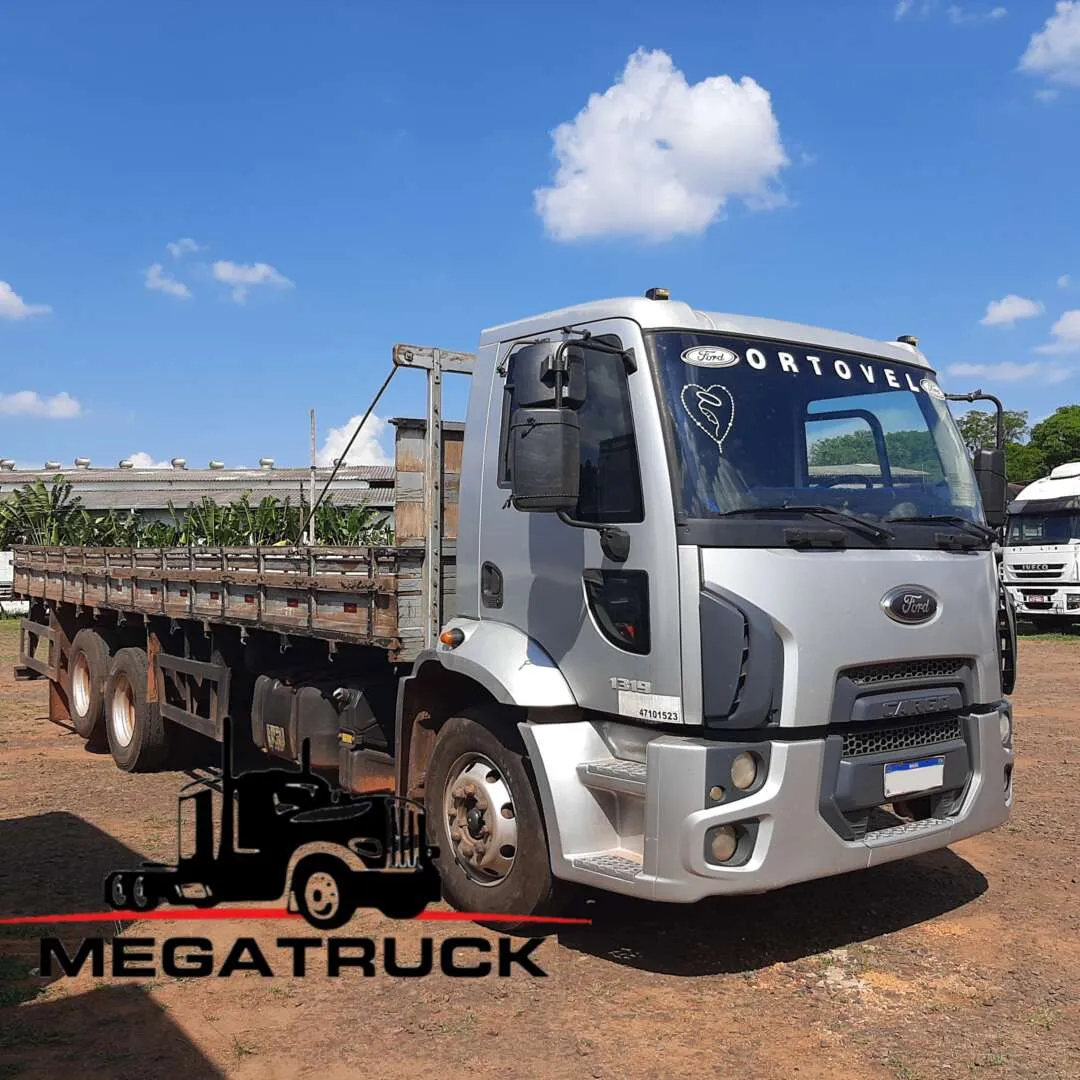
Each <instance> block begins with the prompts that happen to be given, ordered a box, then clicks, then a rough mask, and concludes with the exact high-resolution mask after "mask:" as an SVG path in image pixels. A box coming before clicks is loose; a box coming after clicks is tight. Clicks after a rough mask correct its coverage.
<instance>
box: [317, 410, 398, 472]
mask: <svg viewBox="0 0 1080 1080" xmlns="http://www.w3.org/2000/svg"><path fill="white" fill-rule="evenodd" d="M361 420H363V415H360V416H354V417H352V418H351V419H350V420H349V421H348V423H346V424H343V425H342V426H341V427H336V428H330V430H329V431H328V432H327V433H326V441H325V442H324V443H323V445H322V449H321V450H320V451H319V453H318V456H317V457H316V461H317V462H318V463H319V464H320V465H333V464H334V459H335V458H339V457H341V455H342V452H343V451H344V449H345V447H346V445H347V444H348V442H349V439H351V438H352V434H353V432H354V431H355V430H356V425H357V424H359V423H360V421H361ZM385 430H386V421H385V420H383V419H381V418H380V417H378V416H375V415H374V414H372V415H371V416H370V417H368V422H367V423H366V424H365V425H364V426H363V428H361V430H360V434H359V435H357V436H356V441H355V442H354V443H353V444H352V448H351V449H350V450H349V455H348V457H347V458H346V459H345V464H346V465H393V464H394V459H393V457H392V456H391V455H390V454H389V453H387V451H386V450H384V449H383V447H382V444H381V443H380V441H379V440H380V439H381V438H382V435H383V433H384V431H385Z"/></svg>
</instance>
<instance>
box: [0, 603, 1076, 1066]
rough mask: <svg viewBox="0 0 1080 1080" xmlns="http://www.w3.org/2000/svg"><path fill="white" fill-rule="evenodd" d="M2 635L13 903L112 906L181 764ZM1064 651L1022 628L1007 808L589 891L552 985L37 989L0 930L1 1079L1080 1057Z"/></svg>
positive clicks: (2, 734) (12, 910)
mask: <svg viewBox="0 0 1080 1080" xmlns="http://www.w3.org/2000/svg"><path fill="white" fill-rule="evenodd" d="M13 630H14V624H12V623H9V622H4V621H0V703H2V705H0V851H2V854H3V870H2V871H0V915H4V914H22V913H29V912H42V911H85V910H99V909H100V908H101V907H102V902H101V895H100V893H101V882H102V878H103V876H104V873H105V872H106V871H107V870H110V869H115V868H119V867H123V866H127V865H137V863H138V862H139V861H140V860H141V859H142V858H144V857H145V858H151V859H161V860H163V861H168V860H171V859H172V858H173V857H174V855H175V843H176V830H175V796H176V792H177V789H178V787H179V785H180V783H181V781H182V780H184V779H185V777H184V776H183V774H180V773H161V774H157V775H151V776H129V775H126V774H124V773H121V772H120V771H118V770H117V769H116V768H115V767H114V765H113V763H112V760H111V759H110V758H109V757H108V756H107V755H95V754H91V753H88V752H87V751H86V750H85V749H84V748H83V746H82V743H81V741H80V740H79V739H78V737H77V736H75V735H73V734H69V733H67V732H65V731H63V730H62V729H60V728H57V727H55V726H53V725H51V724H49V723H47V722H45V721H44V720H42V719H41V717H42V716H44V714H45V709H46V692H45V684H44V683H42V682H31V683H16V682H14V681H13V680H12V677H11V666H12V660H13V656H14V651H15V645H16V641H17V634H16V633H14V632H13ZM1078 659H1080V650H1078V648H1077V645H1076V644H1075V643H1070V642H1060V643H1059V642H1043V641H1025V642H1024V643H1023V646H1022V651H1021V681H1020V685H1019V687H1018V690H1017V693H1016V695H1015V698H1014V700H1015V705H1016V710H1017V746H1018V752H1019V761H1018V765H1017V781H1016V784H1017V805H1016V808H1015V810H1014V813H1013V818H1012V820H1011V822H1010V823H1009V824H1007V825H1006V826H1004V827H1003V828H1001V829H999V830H997V831H996V832H995V833H993V834H990V835H987V836H983V837H978V838H976V839H974V840H969V841H964V842H963V843H960V844H957V845H956V846H955V847H954V848H953V849H951V850H949V851H944V852H939V853H936V854H932V855H927V856H920V857H917V858H914V859H911V860H908V861H906V862H903V863H899V864H893V865H890V866H884V867H880V868H878V869H875V870H871V871H867V872H865V873H861V874H857V875H848V876H846V877H842V878H836V879H832V880H829V881H824V882H817V883H813V884H810V885H805V886H797V887H794V888H791V889H787V890H784V891H782V892H779V893H774V894H770V895H767V896H759V897H748V898H744V899H738V900H717V901H707V902H705V903H702V904H700V905H697V906H694V907H691V908H682V907H668V906H659V907H658V906H655V905H647V904H641V903H635V902H629V901H626V900H621V899H615V898H604V899H601V900H598V901H597V902H596V903H595V904H594V905H591V906H590V911H591V914H592V917H593V920H594V924H593V926H591V927H580V928H567V929H565V930H564V931H563V932H562V933H560V934H558V935H557V936H556V937H553V938H550V939H549V940H547V941H546V942H545V943H544V944H543V945H542V946H541V947H540V948H539V950H538V951H537V953H536V954H535V956H536V959H537V960H538V962H539V963H540V965H541V966H542V967H543V968H544V970H546V971H547V972H548V978H546V979H534V978H530V977H528V976H526V975H523V974H521V973H517V974H515V975H514V976H513V977H512V978H510V979H478V980H450V979H447V978H446V977H444V976H442V975H437V976H433V977H431V978H427V979H423V980H412V979H392V978H389V977H387V976H385V975H377V976H376V977H374V978H364V977H363V976H362V975H360V974H359V973H358V972H355V971H346V972H345V973H343V974H342V975H341V976H340V977H337V978H328V977H326V975H325V972H323V973H322V974H315V975H312V976H310V977H307V978H304V979H295V978H292V977H290V976H281V977H274V978H263V977H262V976H260V975H258V974H257V973H244V974H241V975H237V976H234V977H232V978H229V979H219V978H207V979H189V980H179V979H172V978H167V977H164V976H158V977H156V978H154V979H152V980H144V981H138V982H136V981H133V980H116V979H112V978H105V979H101V980H95V979H93V978H92V977H91V976H90V975H88V974H82V975H80V976H78V977H76V978H73V979H58V980H55V981H52V982H48V983H46V981H45V980H42V979H38V978H34V977H33V976H30V975H28V974H27V972H28V971H29V969H30V968H31V967H33V966H35V965H36V964H37V941H36V932H35V931H31V930H26V929H20V930H17V931H13V930H10V929H9V930H5V928H2V927H0V1080H4V1078H9V1077H33V1078H38V1077H62V1078H64V1080H69V1078H71V1077H73V1076H77V1077H80V1078H82V1077H86V1078H103V1077H115V1078H122V1077H133V1078H134V1077H139V1078H140V1080H141V1078H143V1077H147V1076H166V1075H176V1076H183V1077H185V1078H190V1080H201V1078H210V1077H223V1076H228V1077H235V1078H237V1080H255V1078H260V1080H261V1078H269V1080H301V1078H306V1077H316V1076H318V1077H323V1078H327V1080H345V1078H353V1077H356V1078H359V1077H364V1078H371V1077H416V1078H421V1080H423V1078H428V1077H431V1078H439V1080H444V1078H445V1077H447V1076H457V1075H463V1074H466V1073H467V1074H469V1075H471V1076H474V1077H523V1076H530V1077H542V1078H552V1080H555V1078H559V1080H561V1078H564V1077H565V1078H579V1077H580V1078H609V1077H610V1078H612V1080H614V1078H616V1077H617V1078H620V1080H622V1078H626V1080H630V1078H639V1077H640V1078H646V1077H648V1078H653V1077H656V1078H662V1077H663V1078H666V1077H677V1076H690V1075H694V1076H713V1077H715V1076H732V1077H735V1076H738V1077H740V1078H742V1077H746V1076H753V1077H785V1078H788V1077H801V1078H807V1080H809V1078H821V1080H834V1078H836V1080H839V1078H841V1077H842V1078H844V1080H850V1078H863V1077H865V1078H898V1080H916V1078H923V1080H930V1078H937V1077H959V1076H969V1075H983V1073H984V1071H985V1074H986V1075H987V1076H988V1077H995V1076H1000V1077H1030V1078H1033V1080H1034V1078H1036V1077H1037V1078H1039V1080H1049V1078H1058V1077H1061V1078H1065V1077H1076V1076H1078V1075H1080V1002H1078V997H1077V991H1076V986H1077V978H1078V975H1080V933H1078V931H1080V905H1078V903H1077V898H1078V891H1080V890H1078V880H1080V859H1078V857H1077V856H1078V843H1077V842H1078V833H1080V826H1078V821H1080V735H1078V726H1077V723H1078V722H1077V719H1076V714H1075V711H1074V710H1075V709H1076V706H1077V702H1078V700H1080V666H1078V664H1077V660H1078ZM73 859H74V863H73V864H72V862H71V860H73ZM53 929H54V930H57V929H58V928H53ZM103 929H106V930H107V929H108V927H107V926H106V927H105V928H103V927H102V926H100V925H99V926H93V927H90V926H81V927H67V928H64V929H63V932H62V934H61V936H63V937H64V938H65V939H66V940H67V941H69V942H73V941H74V940H75V939H76V938H78V937H79V936H81V934H82V933H101V932H103ZM126 932H127V933H128V934H129V935H149V934H151V933H152V934H154V935H156V936H158V937H159V938H161V937H165V936H169V935H181V934H184V935H192V934H197V935H200V936H206V937H209V938H210V939H212V940H213V941H214V942H215V944H216V945H218V946H219V947H220V949H221V952H220V953H219V954H218V956H219V959H220V957H221V956H222V955H223V954H224V951H225V949H227V944H226V943H227V942H230V941H231V940H233V939H234V938H235V937H236V936H238V935H250V936H252V937H254V938H256V939H257V940H258V941H259V943H260V944H261V945H262V947H263V949H264V951H265V952H266V955H267V957H268V958H269V959H271V961H272V962H273V963H274V964H275V967H276V968H278V969H279V970H282V971H285V970H288V968H287V957H286V954H284V953H282V952H281V951H280V950H278V949H276V948H275V946H274V941H275V939H276V938H277V937H278V936H281V935H283V934H286V933H291V934H294V935H304V934H308V933H309V931H308V928H307V927H306V925H305V924H303V923H296V924H292V923H268V922H236V923H233V922H228V923H226V922H207V923H190V922H162V923H156V922H155V923H152V924H151V923H144V924H142V925H141V926H132V927H128V928H127V931H126ZM345 932H346V931H342V932H340V933H345ZM347 933H348V934H349V935H350V936H365V935H368V936H374V937H377V938H379V937H382V936H383V935H388V934H392V935H394V936H395V937H396V938H397V940H398V942H399V947H400V951H401V953H402V954H403V956H404V958H405V959H406V960H408V959H410V958H412V957H415V956H416V955H417V945H416V942H417V940H418V939H419V938H420V937H421V936H424V935H429V936H432V937H434V938H435V939H436V940H440V939H443V938H445V937H448V936H460V935H462V934H466V935H470V936H480V937H484V938H488V939H494V938H495V937H496V936H497V935H496V934H494V933H491V932H489V931H486V930H481V929H478V928H477V927H475V926H473V925H471V924H465V925H461V924H440V923H423V922H391V921H389V920H386V919H383V918H382V917H381V916H379V915H376V914H374V913H364V914H362V915H360V916H358V917H357V918H356V919H355V920H354V921H353V922H352V923H351V924H350V925H349V927H348V928H347ZM24 999H25V1000H24ZM2 1003H8V1004H2Z"/></svg>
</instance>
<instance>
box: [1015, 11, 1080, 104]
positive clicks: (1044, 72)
mask: <svg viewBox="0 0 1080 1080" xmlns="http://www.w3.org/2000/svg"><path fill="white" fill-rule="evenodd" d="M1020 70H1021V71H1023V72H1025V73H1026V74H1028V75H1041V76H1043V77H1044V78H1046V79H1048V80H1049V81H1050V82H1055V83H1061V84H1062V85H1064V86H1080V0H1058V3H1057V5H1056V6H1055V8H1054V14H1053V15H1051V16H1050V18H1048V19H1047V20H1046V24H1045V25H1044V26H1043V28H1042V29H1041V30H1037V31H1036V32H1035V33H1034V34H1032V35H1031V40H1030V41H1029V42H1028V47H1027V49H1026V50H1025V51H1024V55H1023V56H1022V57H1020Z"/></svg>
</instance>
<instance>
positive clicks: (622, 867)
mask: <svg viewBox="0 0 1080 1080" xmlns="http://www.w3.org/2000/svg"><path fill="white" fill-rule="evenodd" d="M644 767H645V766H644V765H643V766H642V768H644ZM570 862H571V864H572V865H573V866H574V868H575V869H577V870H588V871H590V872H591V873H594V874H600V875H602V876H603V877H614V878H624V879H626V880H628V881H630V880H633V879H634V878H636V877H637V876H638V874H640V873H641V871H642V863H641V856H640V855H635V854H634V852H632V851H602V852H599V853H598V854H596V855H578V856H577V857H576V858H573V859H571V860H570Z"/></svg>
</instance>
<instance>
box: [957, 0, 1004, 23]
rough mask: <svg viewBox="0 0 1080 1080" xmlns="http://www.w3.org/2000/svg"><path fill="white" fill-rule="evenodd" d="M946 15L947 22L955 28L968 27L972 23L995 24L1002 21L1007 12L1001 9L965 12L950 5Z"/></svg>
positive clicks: (959, 7)
mask: <svg viewBox="0 0 1080 1080" xmlns="http://www.w3.org/2000/svg"><path fill="white" fill-rule="evenodd" d="M946 14H947V15H948V16H949V21H950V22H951V23H954V24H955V25H957V26H968V25H971V24H972V23H985V22H996V21H997V20H998V19H1004V18H1005V16H1006V15H1008V12H1007V11H1006V10H1005V8H1003V7H993V8H991V9H990V10H989V11H965V10H964V9H963V8H962V7H961V6H960V5H959V4H951V5H950V6H949V7H948V8H947V10H946Z"/></svg>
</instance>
